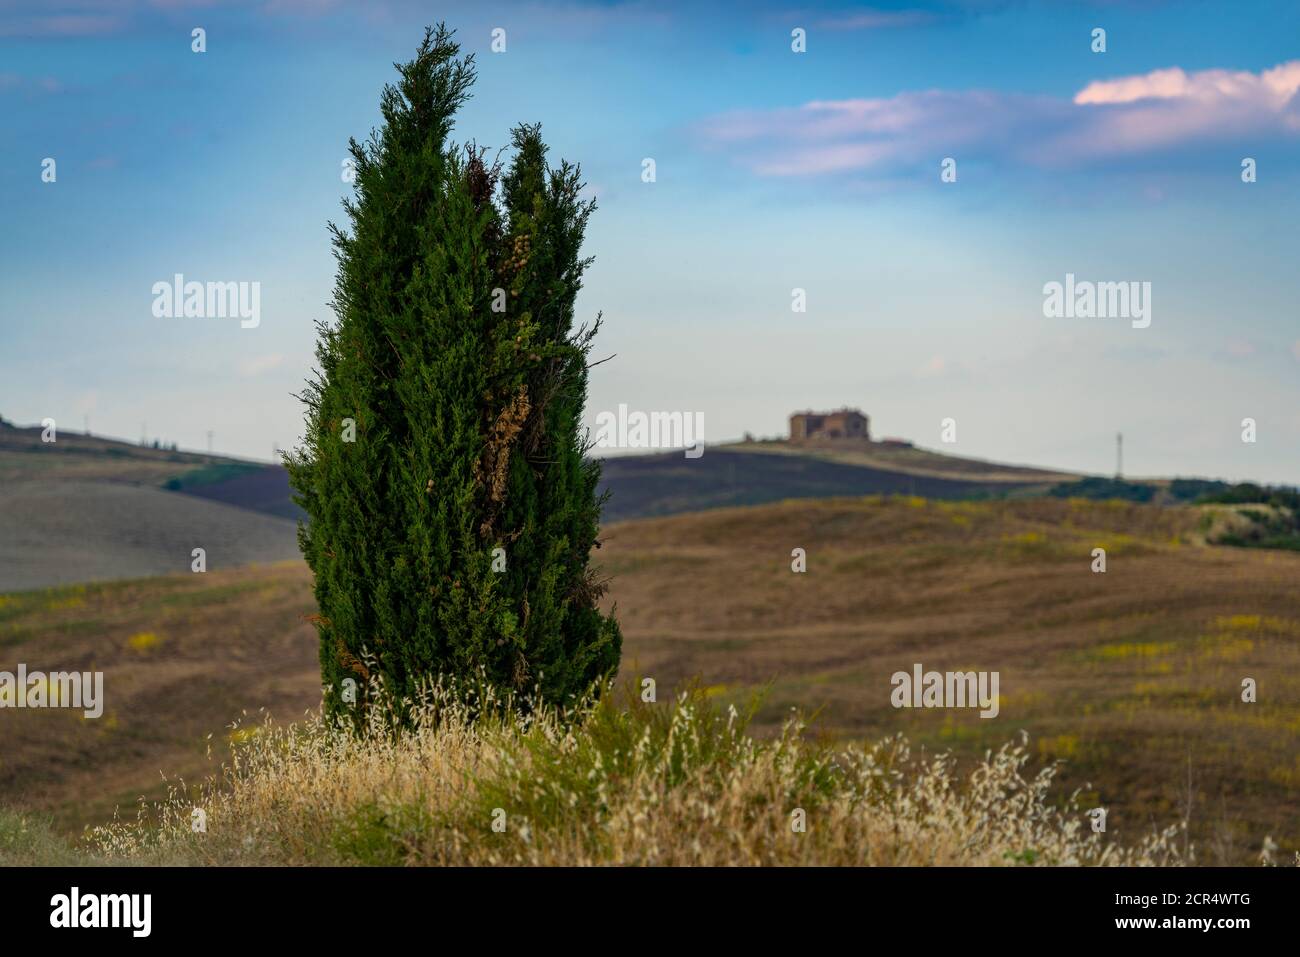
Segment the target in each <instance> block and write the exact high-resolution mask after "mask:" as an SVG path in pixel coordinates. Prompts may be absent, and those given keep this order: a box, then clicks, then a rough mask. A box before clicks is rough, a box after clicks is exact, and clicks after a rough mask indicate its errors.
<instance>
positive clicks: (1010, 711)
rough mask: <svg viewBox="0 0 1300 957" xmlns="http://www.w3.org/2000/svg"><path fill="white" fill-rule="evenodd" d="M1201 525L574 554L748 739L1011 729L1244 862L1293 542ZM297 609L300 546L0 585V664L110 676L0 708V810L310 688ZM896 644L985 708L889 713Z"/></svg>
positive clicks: (810, 538) (921, 516) (978, 507)
mask: <svg viewBox="0 0 1300 957" xmlns="http://www.w3.org/2000/svg"><path fill="white" fill-rule="evenodd" d="M1200 525H1201V516H1200V513H1199V511H1198V510H1196V509H1193V508H1157V507H1152V506H1142V505H1134V504H1127V503H1107V502H1084V501H1074V500H1054V499H1034V500H1023V501H998V502H938V501H931V500H925V499H919V498H910V497H896V498H879V497H869V498H866V499H852V500H820V501H799V502H789V503H782V504H776V505H768V506H759V507H753V508H739V509H729V510H719V511H712V512H707V513H699V514H691V515H682V516H676V517H670V518H661V519H645V520H638V521H630V522H624V523H619V524H615V525H611V526H609V527H607V529H606V531H605V535H604V543H603V547H602V548H601V549H600V551H599V552H597V556H596V557H597V561H598V562H599V563H600V565H601V566H602V567H603V569H604V572H605V574H607V575H610V576H612V578H613V582H612V589H611V592H610V595H609V601H611V602H617V605H618V612H619V616H620V619H621V621H622V623H623V628H624V632H625V636H626V643H625V648H624V667H623V674H624V676H628V677H634V676H640V675H646V676H650V677H653V678H654V679H655V680H656V682H657V685H658V695H659V699H660V701H667V700H668V699H669V698H670V697H671V694H672V691H673V690H674V689H675V688H678V687H680V686H682V685H683V684H684V683H686V682H688V681H689V680H690V679H692V678H698V679H699V680H700V681H701V682H702V683H703V691H702V693H703V694H704V695H705V696H706V697H707V698H708V699H709V700H710V701H714V702H716V703H718V704H719V705H725V704H728V703H732V702H740V701H743V700H745V699H747V698H748V696H749V694H750V692H752V691H753V690H754V689H755V688H761V687H766V688H767V696H766V699H765V702H764V704H763V705H762V707H761V708H760V709H759V710H758V711H757V713H756V715H755V720H754V728H755V730H756V731H757V732H758V733H759V734H760V735H761V736H768V737H770V736H772V735H774V734H776V733H777V732H778V730H779V728H780V725H781V724H782V722H783V721H784V719H785V718H786V717H788V716H789V714H790V710H791V709H792V708H799V709H802V710H804V711H806V712H809V713H813V712H815V713H816V718H815V721H814V725H813V732H812V733H813V736H814V738H815V739H820V740H837V741H844V740H866V741H874V740H877V739H879V738H881V737H883V736H886V735H890V734H893V733H896V732H903V733H905V734H906V735H907V737H908V739H909V740H910V741H911V742H912V744H913V747H914V748H916V749H918V750H920V751H923V752H926V753H933V752H935V751H941V750H946V749H952V750H953V752H954V753H955V754H956V755H957V757H958V759H959V762H960V763H961V765H962V766H963V767H964V766H966V765H967V764H969V762H971V761H974V760H976V759H978V758H981V757H983V755H984V753H985V751H986V750H987V749H990V748H997V747H999V746H1001V745H1002V744H1004V743H1005V742H1007V741H1009V740H1012V739H1013V738H1014V737H1015V736H1016V735H1017V734H1018V732H1019V731H1020V730H1022V729H1023V730H1025V731H1027V732H1028V734H1029V736H1030V737H1029V745H1028V747H1029V754H1030V756H1031V758H1032V761H1031V767H1037V766H1041V765H1042V764H1043V763H1045V762H1049V761H1052V760H1057V759H1059V760H1060V761H1061V762H1062V766H1061V770H1060V786H1061V790H1062V792H1063V793H1068V792H1069V791H1070V790H1072V789H1074V788H1082V789H1083V793H1082V795H1081V801H1082V805H1083V806H1084V807H1093V806H1097V805H1104V806H1106V807H1107V808H1108V809H1109V818H1108V822H1107V827H1108V834H1109V835H1111V836H1112V837H1114V838H1115V839H1116V840H1118V841H1121V842H1124V843H1128V844H1132V843H1135V842H1136V841H1137V840H1138V839H1139V838H1140V837H1141V836H1142V835H1145V834H1148V833H1150V832H1151V830H1152V829H1153V828H1163V827H1165V826H1167V825H1170V824H1175V823H1180V822H1182V821H1183V820H1186V821H1187V823H1188V833H1189V835H1190V838H1191V839H1192V841H1193V842H1194V843H1195V847H1196V860H1197V861H1198V862H1199V863H1222V862H1247V861H1254V860H1256V859H1257V858H1258V854H1259V849H1260V847H1261V845H1262V843H1263V841H1264V838H1265V836H1271V837H1272V839H1273V840H1274V841H1276V842H1277V843H1278V844H1279V845H1280V846H1281V848H1282V851H1281V856H1282V857H1283V859H1289V857H1290V856H1291V854H1292V853H1293V851H1294V850H1295V849H1296V848H1297V847H1300V820H1298V819H1297V815H1296V814H1295V810H1294V809H1295V807H1296V795H1297V790H1298V789H1300V747H1298V745H1300V597H1298V593H1300V592H1298V589H1297V587H1296V586H1297V583H1300V554H1296V553H1290V552H1273V551H1261V550H1252V549H1233V548H1224V547H1206V546H1204V545H1197V544H1192V543H1193V542H1195V541H1196V540H1197V529H1198V528H1199V527H1200ZM1097 547H1101V548H1105V549H1106V552H1107V571H1106V573H1105V574H1094V573H1093V572H1092V571H1091V570H1090V565H1091V563H1092V557H1091V551H1092V549H1094V548H1097ZM794 548H803V549H805V550H806V553H807V572H806V573H804V574H795V573H793V572H792V571H791V568H790V562H791V550H792V549H794ZM313 610H314V609H313V607H312V601H311V595H310V582H309V578H308V575H307V572H306V570H305V568H304V567H303V566H302V565H301V564H298V563H288V564H285V565H280V566H267V567H257V568H245V569H234V570H230V571H223V572H211V573H209V574H207V575H202V576H200V575H182V576H173V577H169V578H159V579H150V580H146V581H140V582H128V583H116V584H112V585H102V586H89V587H73V588H64V589H55V590H49V591H44V592H31V593H24V594H19V595H9V596H2V597H0V668H12V667H13V666H14V664H15V663H16V662H18V661H23V662H25V663H26V664H27V665H28V666H29V668H33V669H35V668H39V667H45V668H48V667H54V666H58V667H60V668H91V667H94V668H102V669H103V670H104V671H105V672H106V696H107V698H108V706H107V712H106V714H105V716H104V717H103V718H101V719H99V720H98V721H93V720H92V721H88V720H84V719H82V718H81V717H79V716H78V715H76V714H72V713H69V712H55V711H22V712H15V711H8V712H6V713H5V714H4V716H3V717H4V721H5V727H6V740H7V742H12V743H7V746H6V748H5V751H4V753H3V755H0V805H9V806H11V807H14V806H17V807H23V808H28V809H36V810H43V811H46V812H49V813H51V814H52V815H53V816H54V819H55V822H56V825H57V827H58V828H59V829H60V830H62V831H64V832H75V831H76V830H78V829H79V828H80V827H81V826H82V825H84V824H91V823H102V822H104V821H105V820H107V818H108V816H109V815H111V813H112V808H113V806H114V805H116V804H121V805H123V807H124V810H125V812H126V815H127V816H131V815H132V813H133V812H132V809H131V805H132V803H133V802H134V800H135V798H136V797H138V796H141V795H147V796H149V797H151V798H158V797H161V796H163V795H164V794H165V793H166V789H167V784H166V783H165V782H164V781H163V779H162V776H161V775H160V771H163V772H166V774H167V775H168V776H169V777H170V778H173V779H174V778H176V777H177V776H184V777H185V778H186V780H187V781H195V780H197V778H198V777H199V776H201V775H202V774H203V773H205V771H206V772H208V773H211V772H214V771H215V770H216V768H217V765H218V764H219V762H220V759H221V757H222V755H223V753H224V745H225V744H226V743H227V742H228V741H229V740H230V738H231V735H232V733H233V734H234V735H235V737H236V739H238V737H239V735H240V734H243V733H245V732H232V731H231V730H230V729H229V728H227V727H226V725H228V724H229V723H230V722H231V721H233V720H235V719H237V718H240V716H241V712H242V711H244V710H245V709H247V710H248V711H249V712H250V713H251V714H253V715H256V712H257V709H259V708H266V709H267V710H268V711H269V712H271V713H273V714H275V715H276V716H277V718H279V719H281V720H286V719H290V718H293V717H294V716H297V715H300V714H301V713H302V712H303V710H304V709H306V708H309V707H311V706H312V705H314V704H315V703H316V702H317V701H318V700H319V687H318V674H317V669H316V661H315V658H316V646H315V639H314V634H313V631H312V628H311V626H310V625H309V624H308V623H307V622H306V621H305V620H304V616H305V615H307V614H309V613H311V611H313ZM914 663H921V664H923V665H924V667H925V668H926V669H927V670H929V669H935V670H941V671H942V670H959V669H960V670H967V669H972V670H990V671H998V672H999V673H1000V676H1001V687H1000V692H1001V701H1000V713H999V715H998V716H997V717H996V718H992V719H981V718H979V717H978V716H977V715H976V713H975V712H974V711H957V710H944V709H903V710H896V709H894V708H893V707H891V705H890V691H891V685H890V676H891V675H892V674H893V673H894V672H896V671H910V670H911V668H912V665H913V664H914ZM1246 677H1250V678H1253V679H1254V680H1255V681H1256V682H1257V683H1258V689H1259V692H1258V694H1259V700H1258V702H1257V703H1254V704H1247V703H1243V702H1242V701H1241V696H1240V688H1241V681H1242V679H1243V678H1246ZM244 720H247V719H244ZM209 734H212V735H213V738H212V740H211V742H209V740H208V738H207V736H208V735H209ZM209 743H211V744H212V745H213V746H214V747H213V751H214V758H213V760H212V761H209V760H208V759H207V758H206V757H205V752H206V750H207V748H208V745H209Z"/></svg>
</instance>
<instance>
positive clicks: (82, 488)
mask: <svg viewBox="0 0 1300 957" xmlns="http://www.w3.org/2000/svg"><path fill="white" fill-rule="evenodd" d="M1073 477H1074V476H1071V475H1068V474H1066V473H1059V472H1050V471H1045V470H1041V469H1026V468H1021V467H1017V466H1005V465H998V464H996V463H988V462H980V461H978V460H973V459H963V458H957V457H953V456H947V455H941V454H939V453H936V452H928V451H925V450H921V449H915V448H911V447H907V448H902V447H896V446H890V445H888V444H884V443H863V442H850V443H835V442H821V443H811V444H805V445H801V446H792V445H789V444H788V443H784V442H756V443H738V444H735V445H721V446H712V447H709V448H708V449H707V451H706V453H705V454H704V455H703V456H702V457H700V458H697V459H686V458H684V457H683V456H682V453H681V452H666V453H660V454H652V455H636V456H617V457H611V458H607V459H605V460H604V463H603V475H602V483H601V491H602V492H605V493H608V496H609V498H608V501H607V503H606V506H605V510H604V517H605V520H606V521H608V522H614V521H620V520H625V519H631V518H641V517H646V516H655V515H673V514H680V513H685V512H694V511H700V510H704V509H712V508H723V507H728V506H735V505H758V504H763V503H767V502H779V501H783V500H785V499H800V498H826V497H829V496H837V495H867V494H908V495H923V496H926V497H929V498H938V499H971V498H999V497H1005V496H1019V495H1035V494H1041V493H1042V492H1044V491H1046V490H1047V489H1048V488H1050V487H1051V486H1052V485H1053V484H1055V483H1057V482H1060V481H1065V480H1069V479H1071V478H1073ZM303 517H304V516H303V512H302V510H301V509H300V508H299V507H298V506H297V505H296V504H295V503H294V502H293V501H292V498H291V492H290V489H289V481H288V474H287V473H286V472H285V470H284V469H283V468H282V467H280V466H278V465H266V464H263V463H257V462H249V461H246V460H242V459H236V458H231V457H228V456H219V455H207V454H202V453H196V452H182V451H172V450H168V449H155V448H149V447H145V446H140V445H133V444H131V443H127V442H120V441H116V440H113V439H108V438H103V437H100V436H91V435H83V434H79V433H73V432H66V431H60V432H59V433H57V441H55V442H52V443H46V442H43V441H42V440H41V429H40V428H39V427H29V428H18V427H15V426H13V425H11V424H8V423H6V422H4V421H3V420H2V419H0V593H4V592H7V591H14V590H17V589H26V588H38V587H43V586H51V585H59V584H67V583H74V582H90V581H105V580H111V579H120V578H132V577H139V576H146V575H161V574H168V573H172V572H177V571H183V570H185V569H186V568H188V567H189V561H190V557H189V556H190V554H191V551H192V550H193V549H194V548H196V547H202V548H205V549H206V550H207V552H208V560H209V562H210V567H212V568H217V567H229V566H231V565H240V564H247V563H251V562H262V563H266V562H277V561H283V560H285V559H291V558H294V557H295V556H296V555H297V554H298V552H297V545H296V538H295V534H296V533H295V524H296V522H297V521H299V520H300V519H301V518H303Z"/></svg>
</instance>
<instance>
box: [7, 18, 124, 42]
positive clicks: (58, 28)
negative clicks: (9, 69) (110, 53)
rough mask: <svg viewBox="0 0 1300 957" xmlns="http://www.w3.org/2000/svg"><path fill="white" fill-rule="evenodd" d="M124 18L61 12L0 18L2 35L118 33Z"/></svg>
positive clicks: (38, 35)
mask: <svg viewBox="0 0 1300 957" xmlns="http://www.w3.org/2000/svg"><path fill="white" fill-rule="evenodd" d="M123 23H124V21H123V19H122V18H121V17H119V16H115V15H111V14H109V15H100V14H57V15H54V16H17V17H12V18H10V17H3V18H0V37H87V36H103V35H105V34H109V33H115V32H116V31H117V30H119V29H120V28H121V27H122V25H123Z"/></svg>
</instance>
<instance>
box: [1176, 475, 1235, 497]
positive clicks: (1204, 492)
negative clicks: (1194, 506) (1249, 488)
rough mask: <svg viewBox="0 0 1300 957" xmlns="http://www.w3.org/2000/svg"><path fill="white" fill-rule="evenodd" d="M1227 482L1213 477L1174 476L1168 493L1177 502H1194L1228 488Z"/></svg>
mask: <svg viewBox="0 0 1300 957" xmlns="http://www.w3.org/2000/svg"><path fill="white" fill-rule="evenodd" d="M1228 487H1229V486H1228V483H1227V482H1219V481H1216V480H1214V479H1182V478H1176V479H1174V480H1173V481H1171V482H1170V483H1169V494H1170V495H1171V496H1172V497H1173V498H1174V500H1175V501H1178V502H1194V501H1196V500H1197V499H1201V498H1204V497H1205V496H1208V495H1214V494H1216V493H1218V492H1221V491H1223V490H1224V489H1226V488H1228Z"/></svg>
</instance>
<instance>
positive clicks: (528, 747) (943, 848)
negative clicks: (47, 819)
mask: <svg viewBox="0 0 1300 957" xmlns="http://www.w3.org/2000/svg"><path fill="white" fill-rule="evenodd" d="M372 694H373V695H376V696H377V695H378V694H379V691H378V688H377V687H375V688H373V689H372ZM489 697H490V696H489ZM485 701H486V703H485ZM471 713H474V714H477V715H478V718H477V720H473V719H472V718H471ZM485 714H486V716H485ZM370 718H371V720H370V721H369V723H368V724H367V725H366V727H365V728H364V730H363V732H362V733H361V734H360V735H354V734H353V733H351V732H350V731H346V730H342V729H340V728H339V727H337V726H333V725H331V724H330V723H327V722H325V721H322V720H320V719H319V718H313V719H310V720H308V721H306V722H303V723H300V724H297V725H293V726H289V727H277V726H275V725H273V724H269V723H268V724H266V725H264V726H262V727H261V728H260V730H259V732H258V733H256V734H252V735H246V736H244V738H243V743H241V744H239V745H237V746H235V747H234V748H233V749H232V757H231V759H230V761H229V762H228V763H227V765H226V767H225V769H224V775H223V777H222V778H221V779H219V780H214V781H211V782H209V783H208V784H207V785H204V786H202V787H199V788H189V787H187V786H185V785H183V784H179V783H178V784H177V785H176V786H175V788H174V790H173V793H172V795H171V797H170V799H169V800H167V801H166V802H163V803H162V804H159V805H154V806H142V807H141V811H140V816H139V818H138V820H137V821H134V822H129V823H117V824H114V825H112V826H109V827H105V828H100V829H98V830H97V831H96V832H95V833H94V834H93V835H92V842H93V844H94V845H95V846H96V849H97V850H96V853H97V854H98V855H99V856H100V857H101V858H102V859H105V860H119V861H139V862H144V863H151V862H166V863H178V862H179V863H189V864H203V865H208V864H288V865H294V864H413V865H496V864H527V865H600V864H617V865H633V864H635V865H685V864H699V865H771V864H785V865H794V864H798V865H811V864H815V865H1007V864H1013V865H1014V864H1043V865H1097V864H1123V865H1142V864H1177V863H1179V862H1180V855H1179V852H1178V850H1177V847H1176V844H1177V841H1176V840H1175V839H1176V838H1177V836H1178V829H1177V827H1170V828H1167V829H1166V830H1164V831H1162V832H1160V833H1158V834H1151V835H1149V836H1148V837H1147V838H1145V839H1144V840H1142V841H1140V842H1139V843H1137V844H1136V845H1135V846H1132V847H1127V848H1126V847H1121V846H1118V845H1117V844H1115V843H1112V842H1110V841H1108V840H1107V839H1106V838H1105V837H1104V836H1103V835H1100V834H1095V833H1093V832H1092V831H1091V829H1090V828H1089V827H1088V826H1087V822H1086V818H1085V817H1084V814H1083V812H1082V811H1081V810H1080V809H1079V808H1078V807H1077V806H1076V805H1075V803H1074V802H1072V801H1067V802H1066V803H1065V805H1064V806H1063V807H1057V806H1055V805H1054V803H1053V801H1052V800H1051V798H1050V794H1049V792H1050V789H1051V785H1052V778H1053V773H1054V770H1053V768H1051V767H1047V768H1044V769H1043V770H1041V771H1039V772H1038V773H1037V774H1036V775H1033V776H1032V777H1027V776H1026V775H1025V774H1024V768H1025V764H1026V762H1027V760H1028V753H1027V752H1026V750H1025V747H1024V744H1023V742H1022V743H1018V744H1009V745H1005V746H1003V747H1002V748H1000V749H998V750H997V751H996V752H993V753H990V754H988V755H986V756H985V758H984V759H983V761H981V762H980V763H979V764H977V765H976V766H975V767H973V768H972V769H971V771H970V772H969V774H967V775H965V776H963V777H961V778H959V777H958V776H957V775H956V774H955V772H954V769H953V765H952V762H951V761H950V760H949V758H947V757H946V756H929V757H921V758H916V757H914V756H913V755H912V754H911V753H910V751H909V749H908V747H907V744H906V743H905V742H904V741H903V740H902V739H901V738H892V739H889V740H886V741H884V742H881V743H880V744H877V745H875V746H873V747H869V748H859V747H848V748H829V747H824V746H819V745H816V744H812V743H810V742H808V741H807V740H806V739H805V738H804V736H803V734H802V732H803V730H804V729H803V726H802V724H801V723H799V722H798V721H797V720H791V721H790V722H788V723H787V724H786V726H785V728H784V729H783V731H782V733H781V734H780V735H778V736H777V737H775V738H773V739H770V740H766V741H764V740H758V739H755V738H753V737H751V736H749V735H748V734H746V733H745V730H744V720H743V719H742V718H741V716H740V715H739V714H738V713H737V711H736V710H735V709H734V707H732V708H726V709H723V708H721V707H720V706H717V705H714V704H712V703H711V702H710V700H709V698H708V697H707V696H706V695H704V694H702V693H698V692H695V693H683V694H682V695H681V696H680V697H679V698H678V700H676V701H675V702H673V703H672V704H671V705H666V706H654V705H647V704H643V703H640V702H639V700H637V699H635V698H633V699H632V701H631V703H629V704H627V705H625V706H621V705H616V704H613V703H611V701H610V700H609V696H607V697H606V699H605V700H604V701H602V702H600V703H595V704H587V705H584V706H583V707H581V708H580V709H578V711H577V713H576V715H573V716H571V720H568V721H566V720H564V719H562V717H561V716H560V715H558V714H557V713H555V712H554V711H541V712H540V713H538V712H533V713H532V714H531V715H530V716H527V717H524V716H521V715H520V714H518V713H515V712H513V711H512V710H511V709H510V708H509V707H508V706H502V705H500V704H499V703H494V702H491V701H490V700H486V699H474V700H472V701H471V703H470V704H469V705H466V704H463V703H461V701H460V699H458V698H457V697H456V696H454V695H451V694H448V693H447V692H445V691H444V690H441V689H432V690H431V691H430V692H429V694H428V696H427V697H426V698H425V699H424V700H423V702H421V704H420V705H419V706H418V707H417V709H416V712H415V724H414V726H413V728H412V729H411V730H409V731H406V732H401V733H396V734H394V733H393V732H391V731H390V723H389V721H388V720H387V718H386V716H385V715H384V714H382V713H381V712H380V711H378V710H376V711H374V712H372V713H371V715H370ZM195 807H200V808H202V809H203V810H204V811H205V812H206V815H207V817H206V831H204V832H202V833H196V832H195V831H194V829H193V827H192V824H191V821H192V815H193V810H194V808H195ZM800 821H802V826H800ZM494 823H495V824H496V825H497V826H496V827H494Z"/></svg>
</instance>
